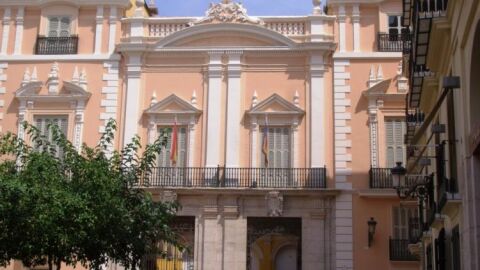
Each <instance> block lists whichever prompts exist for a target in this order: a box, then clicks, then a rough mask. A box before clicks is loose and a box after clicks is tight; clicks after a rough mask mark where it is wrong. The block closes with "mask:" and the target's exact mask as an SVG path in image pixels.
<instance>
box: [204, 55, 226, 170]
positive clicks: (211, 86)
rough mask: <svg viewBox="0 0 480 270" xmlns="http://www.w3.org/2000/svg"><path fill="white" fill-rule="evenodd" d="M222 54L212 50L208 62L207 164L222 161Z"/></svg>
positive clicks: (217, 163) (212, 164)
mask: <svg viewBox="0 0 480 270" xmlns="http://www.w3.org/2000/svg"><path fill="white" fill-rule="evenodd" d="M222 55H223V52H210V53H209V56H210V62H209V64H208V103H207V145H206V159H205V160H206V164H205V165H206V166H207V167H216V166H218V165H219V163H220V141H221V140H220V134H221V133H220V127H221V115H222Z"/></svg>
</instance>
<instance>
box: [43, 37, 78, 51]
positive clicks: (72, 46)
mask: <svg viewBox="0 0 480 270" xmlns="http://www.w3.org/2000/svg"><path fill="white" fill-rule="evenodd" d="M77 51H78V37H77V36H70V37H42V36H38V37H37V45H36V49H35V53H36V54H76V53H77Z"/></svg>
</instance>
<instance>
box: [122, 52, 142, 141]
mask: <svg viewBox="0 0 480 270" xmlns="http://www.w3.org/2000/svg"><path fill="white" fill-rule="evenodd" d="M141 63H142V60H141V55H140V54H130V55H129V56H128V62H127V72H126V73H127V74H126V75H127V89H126V90H127V94H126V96H125V100H126V104H125V127H124V133H123V134H124V136H123V143H124V145H126V144H128V143H130V142H131V141H132V138H133V137H134V136H135V135H136V134H137V129H138V120H139V119H140V94H141V70H142V67H141Z"/></svg>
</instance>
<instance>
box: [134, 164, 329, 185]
mask: <svg viewBox="0 0 480 270" xmlns="http://www.w3.org/2000/svg"><path fill="white" fill-rule="evenodd" d="M326 178H327V176H326V169H325V168H225V167H196V168H195V167H182V168H180V167H156V168H154V169H153V170H152V172H151V173H150V174H149V175H147V176H145V177H144V180H143V182H142V183H140V184H139V186H142V187H175V188H191V187H195V188H285V189H324V188H326V187H327V184H326Z"/></svg>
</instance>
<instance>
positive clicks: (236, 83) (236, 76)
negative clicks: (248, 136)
mask: <svg viewBox="0 0 480 270" xmlns="http://www.w3.org/2000/svg"><path fill="white" fill-rule="evenodd" d="M227 54H228V57H229V58H228V92H227V119H226V120H227V121H226V127H227V128H226V144H225V152H226V158H225V165H226V166H227V167H233V168H236V167H239V166H240V126H241V120H242V116H241V111H240V110H241V108H240V105H241V102H240V101H241V99H242V88H241V74H242V67H241V56H242V52H240V51H233V52H227Z"/></svg>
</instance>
